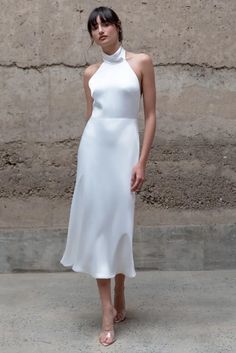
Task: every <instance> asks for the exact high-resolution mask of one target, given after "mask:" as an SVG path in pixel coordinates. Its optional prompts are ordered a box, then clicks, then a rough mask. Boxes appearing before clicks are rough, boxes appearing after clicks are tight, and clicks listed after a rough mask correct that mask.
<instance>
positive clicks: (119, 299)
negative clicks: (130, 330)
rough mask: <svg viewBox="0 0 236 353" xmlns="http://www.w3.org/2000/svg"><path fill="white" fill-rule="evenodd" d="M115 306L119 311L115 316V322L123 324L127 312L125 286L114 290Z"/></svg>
mask: <svg viewBox="0 0 236 353" xmlns="http://www.w3.org/2000/svg"><path fill="white" fill-rule="evenodd" d="M114 306H115V309H116V311H117V314H116V315H115V318H114V322H116V323H117V322H121V321H124V320H125V319H126V310H125V292H124V286H119V287H117V286H115V288H114Z"/></svg>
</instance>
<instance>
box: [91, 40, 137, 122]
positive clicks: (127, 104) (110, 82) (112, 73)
mask: <svg viewBox="0 0 236 353" xmlns="http://www.w3.org/2000/svg"><path fill="white" fill-rule="evenodd" d="M125 54H126V53H125V49H124V48H123V47H122V46H120V47H119V48H118V49H117V51H116V52H115V53H113V54H111V55H108V54H106V53H105V52H104V51H102V58H103V62H102V64H101V65H100V66H99V68H98V69H97V71H96V72H95V73H94V74H93V76H92V77H91V78H90V80H89V87H90V90H91V95H92V98H93V111H92V115H91V117H92V116H93V117H97V118H138V112H139V106H140V83H139V79H138V77H137V75H136V73H135V72H134V71H133V69H132V68H131V66H130V64H129V63H128V62H127V60H126V55H125Z"/></svg>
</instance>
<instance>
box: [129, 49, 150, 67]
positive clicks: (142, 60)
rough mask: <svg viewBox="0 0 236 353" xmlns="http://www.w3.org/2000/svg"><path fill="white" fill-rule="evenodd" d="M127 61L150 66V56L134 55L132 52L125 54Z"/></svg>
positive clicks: (144, 54)
mask: <svg viewBox="0 0 236 353" xmlns="http://www.w3.org/2000/svg"><path fill="white" fill-rule="evenodd" d="M127 59H134V60H136V61H138V62H139V63H144V64H147V63H149V64H152V58H151V56H150V55H149V54H146V53H134V52H131V51H128V52H127Z"/></svg>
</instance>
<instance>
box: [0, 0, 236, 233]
mask: <svg viewBox="0 0 236 353" xmlns="http://www.w3.org/2000/svg"><path fill="white" fill-rule="evenodd" d="M100 5H104V3H103V2H102V1H75V0H71V1H65V0H57V1H56V0H51V1H46V0H40V1H39V0H38V1H36V0H34V1H27V0H19V1H17V2H15V1H12V0H8V1H7V0H5V1H4V0H0V6H1V15H0V17H1V18H0V92H1V94H0V123H1V129H0V153H1V158H0V180H1V185H0V196H1V205H0V215H1V216H2V217H1V220H0V226H2V227H5V228H9V227H10V228H12V229H17V228H18V227H34V226H35V227H37V226H43V227H54V226H55V227H58V223H60V226H61V227H63V226H64V227H66V226H67V222H68V213H69V205H70V200H71V197H72V192H73V188H74V183H75V175H76V174H75V172H76V156H77V149H78V145H79V141H80V137H81V134H82V132H83V128H84V126H85V118H84V110H85V97H84V93H83V88H82V76H83V71H84V68H85V67H86V66H87V65H89V64H90V63H94V62H96V61H100V60H101V52H100V48H96V47H94V48H93V47H90V38H89V35H88V33H87V29H86V23H87V17H88V15H89V13H90V11H91V10H92V9H93V8H94V7H96V6H100ZM105 5H108V6H111V7H112V8H113V9H114V10H115V11H117V13H118V14H119V15H120V18H121V20H122V24H123V30H124V41H123V46H124V47H125V49H127V50H130V51H133V52H145V53H148V54H150V55H151V56H152V59H153V62H154V65H155V74H156V86H157V132H156V137H155V141H154V143H153V147H152V150H151V154H150V160H149V162H148V165H147V171H146V181H145V184H144V185H143V189H142V191H141V192H140V193H139V194H138V195H137V203H136V207H137V211H138V212H139V214H140V216H142V215H146V213H145V212H146V211H150V212H151V214H152V215H153V217H157V219H159V218H158V214H159V213H160V212H162V211H163V210H165V211H166V212H165V215H166V220H167V223H168V224H171V222H172V221H171V215H172V212H175V211H177V212H182V211H188V212H190V215H192V217H193V219H195V218H194V217H195V216H194V212H195V211H196V212H198V211H200V212H201V217H202V219H204V214H205V215H209V213H207V212H214V210H215V211H217V212H219V210H220V211H222V212H224V210H225V212H227V210H229V209H230V210H235V209H236V42H235V37H236V26H235V18H236V3H235V1H234V0H230V1H227V2H225V1H220V0H214V1H207V0H196V1H193V0H192V1H183V0H176V1H175V2H173V1H168V0H160V1H158V2H157V1H154V0H150V1H148V0H147V1H133V0H132V1H129V2H126V4H125V5H126V7H125V8H124V6H123V5H124V4H123V2H120V1H107V2H106V4H105ZM139 126H140V139H141V141H142V136H143V128H144V115H143V110H142V106H141V109H140V118H139ZM127 148H128V146H127ZM42 205H43V206H42ZM52 209H53V210H54V211H53V215H54V217H53V219H51V218H50V217H49V214H52ZM168 212H169V213H168ZM168 214H169V216H168ZM12 215H15V217H12ZM231 215H232V221H234V222H235V215H236V213H235V212H232V213H231ZM189 217H190V219H191V216H189ZM206 218H207V216H206ZM143 219H144V221H145V216H144V217H143ZM148 219H149V218H148ZM173 222H174V221H173ZM229 223H230V222H229Z"/></svg>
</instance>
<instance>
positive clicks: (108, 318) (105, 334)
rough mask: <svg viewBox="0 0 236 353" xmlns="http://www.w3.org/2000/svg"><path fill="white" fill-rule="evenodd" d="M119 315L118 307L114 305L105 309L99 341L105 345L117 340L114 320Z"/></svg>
mask: <svg viewBox="0 0 236 353" xmlns="http://www.w3.org/2000/svg"><path fill="white" fill-rule="evenodd" d="M116 315H117V311H116V309H115V308H114V307H113V306H112V307H111V308H106V309H104V310H103V320H102V330H101V333H100V335H99V342H100V343H101V344H102V345H103V346H109V345H110V344H112V343H114V342H115V341H116V338H115V332H114V326H113V321H114V318H115V317H116Z"/></svg>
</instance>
